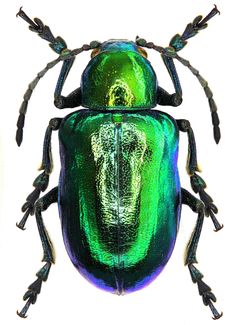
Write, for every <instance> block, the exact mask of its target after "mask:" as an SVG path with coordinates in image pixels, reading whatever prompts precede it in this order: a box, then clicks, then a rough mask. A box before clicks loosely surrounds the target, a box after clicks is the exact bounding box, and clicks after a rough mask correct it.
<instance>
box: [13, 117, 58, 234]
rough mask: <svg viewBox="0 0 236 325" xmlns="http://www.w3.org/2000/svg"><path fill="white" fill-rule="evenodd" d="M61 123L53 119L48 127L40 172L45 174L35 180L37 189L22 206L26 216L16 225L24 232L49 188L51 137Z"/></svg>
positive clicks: (34, 184)
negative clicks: (41, 196) (41, 194)
mask: <svg viewBox="0 0 236 325" xmlns="http://www.w3.org/2000/svg"><path fill="white" fill-rule="evenodd" d="M61 121H62V119H61V118H53V119H51V120H50V122H49V125H48V127H47V130H46V133H45V137H44V144H43V158H42V164H41V167H40V170H43V172H42V173H41V174H40V175H39V176H37V177H36V179H35V180H34V183H33V186H34V187H35V189H34V190H33V192H31V193H30V194H29V195H28V197H27V198H26V202H25V203H24V204H23V206H22V212H24V213H25V214H24V216H23V218H22V219H21V221H20V222H19V223H17V224H16V225H17V227H18V228H20V229H22V230H24V229H25V228H24V227H25V223H26V221H27V219H28V217H29V215H30V214H31V215H33V213H34V204H35V202H36V200H37V199H38V198H39V196H40V193H41V192H44V191H45V190H46V188H47V187H48V182H49V175H50V174H51V172H52V168H53V161H52V154H51V135H52V131H55V130H58V129H59V127H60V123H61Z"/></svg>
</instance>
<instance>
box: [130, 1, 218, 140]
mask: <svg viewBox="0 0 236 325" xmlns="http://www.w3.org/2000/svg"><path fill="white" fill-rule="evenodd" d="M219 13H220V12H219V10H218V9H217V7H216V5H215V7H214V8H213V9H212V10H211V12H210V13H209V14H208V15H207V16H206V17H205V18H202V16H197V17H196V18H195V19H194V20H193V22H192V23H189V24H188V25H187V27H186V28H185V30H184V32H183V34H182V35H179V34H176V35H175V36H174V37H172V39H171V41H170V44H169V47H166V48H164V47H161V46H158V45H155V44H154V43H152V42H147V41H146V40H145V39H142V38H139V37H138V36H137V37H136V44H137V45H139V46H142V47H147V48H149V49H154V50H155V51H157V52H159V53H161V55H162V56H165V57H168V58H170V59H176V60H178V61H179V62H181V63H182V64H183V65H184V66H186V67H187V68H188V69H189V70H190V71H191V72H192V74H193V75H194V76H195V77H197V79H198V81H199V82H200V84H201V86H202V87H203V89H204V92H205V94H206V97H207V99H208V102H209V106H210V111H211V118H212V124H213V135H214V139H215V142H216V143H219V141H220V137H221V134H220V127H219V124H220V120H219V116H218V114H217V106H216V103H215V101H214V99H213V93H212V91H211V89H210V87H209V85H208V82H207V81H206V80H205V79H204V78H203V77H202V76H201V75H200V73H199V71H198V70H197V69H195V68H194V67H193V66H192V65H191V64H190V62H189V61H188V60H185V59H184V58H183V57H181V56H179V55H178V54H177V52H178V51H180V50H182V49H183V48H184V47H185V45H186V44H187V41H186V40H187V39H189V38H191V37H193V36H195V35H196V34H197V33H198V32H199V31H200V30H202V29H205V28H206V27H207V21H209V20H210V19H211V18H212V17H214V16H215V15H216V14H219Z"/></svg>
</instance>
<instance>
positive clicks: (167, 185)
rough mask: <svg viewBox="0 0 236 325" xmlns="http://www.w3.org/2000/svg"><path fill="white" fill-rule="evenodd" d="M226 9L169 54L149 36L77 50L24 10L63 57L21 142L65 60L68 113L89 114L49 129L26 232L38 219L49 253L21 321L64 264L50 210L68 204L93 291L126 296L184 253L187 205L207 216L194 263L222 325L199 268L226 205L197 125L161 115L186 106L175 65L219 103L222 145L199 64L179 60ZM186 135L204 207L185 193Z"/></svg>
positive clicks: (69, 236)
mask: <svg viewBox="0 0 236 325" xmlns="http://www.w3.org/2000/svg"><path fill="white" fill-rule="evenodd" d="M217 13H219V11H218V10H217V8H216V6H215V8H214V9H213V10H212V11H211V12H210V13H209V14H208V15H207V16H206V17H205V18H203V17H202V16H197V17H196V18H195V19H194V20H193V22H192V23H189V24H188V25H187V27H186V29H185V30H184V33H183V34H182V35H179V34H176V35H175V36H174V37H173V38H172V39H171V41H170V44H169V46H168V47H166V48H163V47H160V46H156V45H154V44H153V43H152V42H147V41H146V40H144V39H141V38H139V37H137V38H136V41H135V42H132V41H128V40H109V41H106V42H103V43H99V42H97V41H93V42H91V43H90V44H89V45H87V44H85V45H83V46H82V47H81V48H78V49H75V50H72V51H71V50H68V49H67V45H66V43H65V41H64V40H63V39H62V38H61V37H56V38H55V37H54V36H53V34H52V33H51V30H50V28H49V27H48V26H46V25H44V24H43V22H42V21H41V20H40V19H38V18H35V19H34V21H33V20H31V19H30V18H29V17H28V16H27V15H26V14H25V13H24V11H23V10H22V9H20V11H19V13H18V14H17V15H19V16H20V17H21V18H23V19H24V20H25V21H27V22H28V23H29V25H30V26H29V28H30V30H31V31H33V32H36V33H37V34H38V35H39V36H40V37H41V38H43V39H45V40H47V41H49V43H50V44H49V45H50V47H51V48H52V49H53V50H54V51H55V52H56V53H58V54H59V56H58V58H57V59H56V60H54V61H52V62H50V63H48V64H47V66H46V67H45V68H44V69H43V70H42V71H40V72H39V73H38V75H37V77H36V78H35V79H34V80H33V81H32V82H31V83H30V84H29V87H28V89H27V91H26V93H25V95H24V101H23V103H22V105H21V108H20V115H19V119H18V122H17V127H18V129H17V134H16V141H17V144H18V145H19V146H20V144H21V142H22V139H23V127H24V120H25V114H26V110H27V105H28V101H29V99H30V97H31V94H32V92H33V90H34V88H35V87H36V85H37V83H38V81H39V80H40V79H41V78H42V77H43V76H44V75H45V73H46V72H47V71H48V70H49V69H51V68H53V67H54V66H55V65H56V64H57V63H59V62H61V61H62V62H63V65H62V69H61V72H60V75H59V78H58V82H57V85H56V89H55V106H56V107H57V108H59V109H62V108H68V107H70V108H73V107H77V106H80V105H81V106H83V107H85V108H86V109H81V110H79V111H76V112H73V113H71V114H69V115H67V116H66V117H65V118H63V119H62V118H53V119H51V120H50V122H49V125H48V127H47V130H46V133H45V138H44V145H43V158H42V165H41V170H42V171H43V172H42V173H41V174H40V175H39V176H38V177H37V178H36V179H35V181H34V183H33V186H34V187H35V189H34V191H33V192H32V193H31V194H30V195H29V196H28V197H27V199H26V202H25V204H24V205H23V207H22V211H23V212H24V217H23V218H22V220H21V221H20V223H19V224H17V226H18V227H19V228H21V229H24V226H25V223H26V221H27V218H28V216H29V215H35V218H36V222H37V226H38V230H39V235H40V239H41V242H42V246H43V262H45V265H44V266H43V267H42V268H41V269H40V270H39V271H38V273H37V274H36V276H37V280H36V281H35V282H33V283H32V284H31V285H30V286H29V287H28V290H27V292H26V293H25V295H24V298H23V299H24V300H26V304H25V306H24V307H23V309H22V310H21V311H20V312H17V313H18V315H19V316H21V317H26V313H27V310H28V308H29V306H30V305H31V304H34V303H35V302H36V299H37V295H38V294H39V293H40V290H41V285H42V282H43V281H46V280H47V278H48V274H49V271H50V268H51V265H52V263H54V262H55V260H54V256H53V252H52V244H51V241H50V238H49V236H48V233H47V231H46V228H45V226H44V223H43V219H42V215H41V212H42V211H45V210H46V209H47V208H48V207H49V206H50V205H51V204H52V203H58V207H59V214H60V219H61V224H62V233H63V238H64V242H65V246H66V250H67V252H68V255H69V257H70V259H71V261H72V263H73V264H74V265H75V267H76V268H77V270H78V271H79V272H80V273H81V274H82V275H83V276H84V277H85V278H86V279H87V280H88V281H90V282H91V283H93V284H94V285H96V286H97V287H99V288H102V289H105V290H107V291H110V292H113V293H117V294H123V293H125V292H132V291H135V290H138V289H141V288H142V287H144V286H146V285H147V284H148V283H150V282H152V281H153V280H154V279H155V278H156V277H157V276H158V274H159V273H160V272H161V271H162V269H163V268H164V266H165V265H166V263H167V262H168V260H169V258H170V256H171V253H172V250H173V248H174V244H175V240H176V235H177V231H178V227H179V221H180V212H181V206H182V204H186V205H188V206H189V207H190V208H191V209H192V210H193V212H196V213H197V215H198V216H197V223H196V226H195V229H194V231H193V233H192V236H191V238H190V241H189V243H188V246H187V253H186V259H185V264H186V265H187V266H188V268H189V271H190V275H191V278H192V281H193V282H194V283H197V285H198V290H199V294H200V295H201V296H202V299H203V303H204V304H205V305H206V306H209V307H210V309H211V311H212V313H213V316H214V319H217V318H220V317H221V315H222V313H219V312H218V311H217V310H216V308H215V307H214V305H213V302H215V301H216V297H215V295H214V294H213V293H212V291H211V288H210V287H209V286H208V285H207V284H206V283H205V282H203V280H202V278H203V274H202V273H201V272H200V271H199V270H198V269H197V268H196V267H195V265H194V264H195V263H197V260H196V250H197V246H198V241H199V238H200V234H201V230H202V225H203V220H204V217H205V216H210V217H211V219H212V221H213V223H214V226H215V230H216V231H218V230H220V229H221V228H222V226H221V225H220V223H219V222H218V221H217V219H216V217H215V214H216V213H217V207H216V206H215V204H214V203H213V200H212V198H211V197H210V196H209V195H208V194H207V193H206V192H205V188H206V183H205V182H204V180H203V179H202V178H201V177H200V176H199V175H198V174H197V172H199V170H198V166H197V153H196V144H195V139H194V133H193V130H192V128H191V125H190V123H189V121H187V120H184V119H180V120H175V119H174V118H173V117H171V116H170V115H168V114H166V113H164V112H161V111H158V110H151V108H153V107H155V106H156V105H157V104H158V105H170V106H178V105H180V104H181V102H182V90H181V85H180V82H179V78H178V75H177V72H176V69H175V65H174V61H173V59H177V60H178V61H179V62H181V63H182V64H183V65H185V66H186V67H188V68H189V70H190V71H191V72H192V73H193V74H194V75H195V76H196V77H197V79H198V80H199V82H200V84H201V85H202V87H203V89H204V91H205V94H206V96H207V98H208V101H209V106H210V109H211V116H212V123H213V129H214V139H215V141H216V143H218V142H219V140H220V129H219V118H218V115H217V107H216V104H215V102H214V99H213V94H212V91H211V90H210V88H209V86H208V83H207V81H206V80H205V79H204V78H203V77H202V76H201V75H200V73H199V71H198V70H196V69H195V68H194V67H192V65H191V64H190V63H189V61H187V60H185V59H183V58H182V57H180V56H179V55H178V54H177V52H178V51H180V50H181V49H182V48H184V46H185V45H186V44H187V39H189V38H190V37H193V36H195V35H196V34H197V33H198V32H199V31H200V30H202V29H204V28H206V27H207V21H208V20H209V19H211V18H212V17H213V16H215V15H216V14H217ZM144 48H149V49H154V50H156V51H158V52H159V53H160V54H161V56H162V59H163V61H164V63H165V66H166V68H167V70H168V72H169V74H170V77H171V79H172V82H173V85H174V88H175V93H174V94H169V93H167V92H166V91H165V90H164V89H162V88H161V87H160V86H159V85H158V83H157V79H156V74H155V72H154V70H153V68H152V66H151V64H150V62H149V61H148V60H147V53H146V51H145V50H144ZM88 50H92V54H91V57H92V58H91V60H90V61H89V63H88V65H87V67H86V68H85V70H84V72H83V75H82V78H81V85H80V87H79V88H77V89H76V90H74V91H73V92H72V93H71V94H69V95H68V96H67V97H64V96H62V95H61V92H62V88H63V85H64V82H65V80H66V77H67V75H68V73H69V71H70V69H71V67H72V64H73V62H74V59H75V56H76V55H77V54H79V53H81V52H83V51H88ZM56 130H57V131H59V143H60V157H61V173H60V180H59V185H58V186H57V187H55V188H53V189H52V190H51V191H49V192H48V193H47V194H46V195H44V196H43V197H41V198H39V196H40V194H41V192H44V191H45V190H46V188H47V186H48V181H49V175H50V173H51V171H52V157H51V134H52V131H56ZM179 131H181V132H186V133H187V136H188V161H187V171H188V174H189V176H190V182H191V187H192V189H193V191H194V192H195V193H197V194H199V196H200V200H199V199H197V198H196V197H195V196H193V195H192V194H190V193H189V192H188V191H187V190H186V189H183V188H181V186H180V182H179V175H178V169H177V157H178V142H179Z"/></svg>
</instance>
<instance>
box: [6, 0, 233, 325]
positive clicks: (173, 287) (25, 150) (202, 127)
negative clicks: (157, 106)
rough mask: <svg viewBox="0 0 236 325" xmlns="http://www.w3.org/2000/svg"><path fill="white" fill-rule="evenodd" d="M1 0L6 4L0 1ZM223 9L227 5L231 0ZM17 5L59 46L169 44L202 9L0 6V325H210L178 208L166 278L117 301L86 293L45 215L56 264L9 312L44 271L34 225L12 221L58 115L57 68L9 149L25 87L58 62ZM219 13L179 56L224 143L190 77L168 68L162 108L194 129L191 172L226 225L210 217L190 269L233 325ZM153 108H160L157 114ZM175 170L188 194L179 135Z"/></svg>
mask: <svg viewBox="0 0 236 325" xmlns="http://www.w3.org/2000/svg"><path fill="white" fill-rule="evenodd" d="M6 3H7V4H6ZM229 3H230V4H229ZM21 5H23V7H24V10H25V11H26V13H27V14H28V15H29V16H30V17H32V18H33V17H35V16H37V17H39V18H41V19H42V20H43V22H44V23H45V24H48V25H49V26H50V27H51V30H52V32H53V33H54V35H55V36H57V35H61V36H62V37H63V38H65V40H66V41H67V44H68V47H69V48H71V49H72V48H76V47H80V46H81V45H82V44H84V43H88V42H90V41H91V40H94V39H98V40H100V41H104V40H107V39H109V38H127V39H132V40H134V39H135V36H136V35H139V36H141V37H144V38H146V39H147V40H149V41H153V42H155V43H156V44H158V45H161V46H167V45H168V43H169V40H170V38H171V37H172V36H173V35H174V34H175V33H177V32H179V33H182V32H183V30H184V28H185V26H186V24H187V23H189V22H190V21H192V20H193V19H194V18H195V17H196V16H197V15H198V14H203V15H206V14H207V13H208V12H209V11H210V10H211V9H212V8H213V3H212V1H208V0H199V1H191V0H178V1H170V0H165V1H157V0H156V1H153V0H146V1H138V0H137V1H128V0H119V1H106V0H100V1H89V0H87V1H73V0H67V1H59V0H58V1H49V0H47V1H44V0H41V1H32V0H31V1H30V0H19V1H18V0H15V1H8V2H5V4H4V5H3V4H2V5H1V19H0V24H1V52H0V55H1V60H0V64H1V76H0V78H1V79H2V80H1V90H2V91H1V119H0V123H1V128H0V132H1V134H0V149H1V160H0V164H1V166H0V167H1V168H0V182H1V186H0V209H1V211H0V259H1V268H0V306H1V307H0V308H1V313H0V323H1V324H4V325H5V324H7V325H8V324H11V325H15V324H23V323H24V324H29V325H31V324H34V325H38V324H42V322H45V323H46V324H50V323H51V324H52V323H53V324H58V323H60V324H96V325H100V324H103V325H108V324H119V325H120V324H126V323H127V324H128V323H132V324H133V323H134V324H173V323H174V324H181V325H187V324H192V325H195V324H201V323H204V324H205V325H207V324H212V322H213V321H212V320H211V313H210V310H209V309H208V307H204V306H203V304H202V301H201V298H200V297H199V295H198V291H197V286H196V285H194V284H192V282H191V279H190V276H189V272H188V269H187V268H186V267H184V266H183V253H184V248H185V245H186V243H187V241H188V238H189V235H190V233H191V231H192V228H193V226H194V224H195V221H196V215H195V214H193V213H192V212H191V211H190V210H189V208H187V207H184V208H183V212H182V220H181V226H180V231H179V236H178V240H177V244H176V248H175V251H174V253H173V255H172V258H171V260H170V261H169V263H168V265H167V266H166V268H165V270H164V272H163V273H162V274H161V275H160V276H159V277H158V278H157V279H156V281H154V282H153V283H152V284H151V285H150V286H149V287H147V288H146V289H145V290H142V291H139V292H136V293H133V294H130V295H126V296H123V297H118V296H115V295H111V294H109V293H106V292H103V291H101V290H98V289H96V288H95V287H93V286H92V285H91V284H89V283H88V282H87V281H86V280H84V279H83V278H82V277H81V276H80V275H79V273H78V272H77V271H76V270H75V269H74V267H73V265H72V264H71V263H70V261H69V258H68V257H67V254H66V252H65V249H64V245H63V242H62V237H61V229H60V222H59V218H58V213H57V207H56V206H52V207H50V209H49V210H48V211H47V212H46V213H44V217H45V223H46V225H47V227H48V229H49V233H50V235H51V238H52V240H53V242H54V245H55V247H56V252H57V259H56V265H55V266H53V267H52V269H51V273H50V276H49V279H48V281H47V283H46V284H43V288H42V292H41V294H40V296H39V298H38V301H37V303H36V305H34V306H31V308H30V310H29V317H28V318H27V320H22V319H20V318H19V317H18V316H17V315H16V313H15V311H16V309H19V310H20V309H21V307H22V306H23V302H22V296H23V294H24V292H25V291H26V288H27V286H28V285H29V284H30V283H31V282H33V281H34V279H35V276H34V275H35V273H36V272H37V271H38V270H39V268H40V267H41V266H42V263H41V262H40V259H41V257H42V249H41V244H40V240H39V236H38V233H37V229H36V225H35V220H34V218H32V217H31V219H30V220H29V221H28V223H27V230H26V231H25V232H22V231H20V230H19V229H18V228H16V227H15V223H16V222H17V221H19V220H20V219H21V217H22V215H21V211H20V208H21V205H22V204H23V203H24V200H25V198H26V196H27V195H28V194H29V193H30V191H32V182H33V180H34V179H35V177H36V176H37V175H38V171H37V167H38V166H39V164H40V161H41V154H42V143H43V136H44V131H45V129H46V126H47V123H48V121H49V119H50V118H51V117H56V116H65V115H66V114H68V113H69V112H70V111H69V110H65V111H58V110H57V109H56V108H55V107H54V106H53V91H54V87H55V84H56V80H57V76H58V74H59V66H57V67H56V68H54V69H53V70H52V71H50V72H48V73H47V75H46V76H45V77H44V79H43V80H41V81H40V83H39V85H38V87H37V88H36V91H35V93H34V94H33V96H32V99H31V101H30V104H29V108H28V114H27V117H26V127H25V134H24V135H25V138H24V142H23V144H22V146H21V148H20V149H19V148H18V147H17V146H16V144H15V141H14V138H15V123H16V120H17V117H18V109H19V106H20V103H21V100H22V96H23V94H24V92H25V90H26V88H27V85H28V83H29V82H30V81H31V80H32V79H33V78H34V77H35V76H36V74H37V72H38V71H40V70H41V69H42V68H43V67H44V66H45V65H46V63H47V62H49V61H51V60H53V59H54V58H56V54H55V53H53V52H52V51H51V50H50V48H49V47H48V45H47V42H45V41H43V40H42V39H40V38H39V37H38V36H37V35H36V34H33V33H31V32H29V31H28V28H27V24H26V23H25V22H24V21H22V20H21V19H20V18H18V19H16V18H15V14H16V12H17V11H18V9H19V7H20V6H21ZM217 5H218V7H219V9H220V10H221V15H220V16H216V17H214V18H213V19H212V20H211V21H210V23H209V27H208V28H207V29H206V30H204V31H202V32H201V33H200V34H199V35H197V36H196V37H194V38H193V39H190V40H189V44H188V45H187V46H186V48H185V49H184V50H183V51H182V52H181V53H180V55H181V56H183V57H185V58H187V59H189V60H190V62H191V63H192V65H193V66H194V67H196V68H197V69H199V70H200V73H201V74H202V75H203V76H204V77H205V78H206V79H207V80H208V81H209V85H210V87H211V88H212V90H213V92H214V97H215V100H216V102H217V104H218V107H219V116H220V119H221V130H222V140H221V142H220V144H219V145H218V146H217V145H216V144H215V143H214V141H213V137H212V126H211V119H210V112H209V107H208V103H207V100H206V97H205V95H204V92H203V90H202V89H201V87H200V85H199V83H198V81H197V79H196V78H195V77H194V76H193V75H192V74H191V73H190V71H189V70H188V69H186V68H184V67H183V66H182V65H181V64H179V63H178V62H177V63H176V65H177V69H178V72H179V76H180V79H181V82H182V87H183V92H184V102H183V104H182V106H181V107H178V108H169V109H166V111H168V112H169V113H171V114H172V115H173V116H174V117H175V118H187V119H189V120H190V121H191V123H192V127H193V129H194V130H195V136H196V141H197V146H198V160H199V164H200V165H201V166H202V169H203V172H202V174H201V176H202V177H203V178H204V179H205V180H206V182H207V184H208V192H209V193H210V194H211V195H212V196H213V197H214V199H215V202H216V203H217V205H218V207H219V214H218V218H219V220H220V221H221V222H222V223H224V225H225V227H224V229H223V230H222V231H220V232H219V233H215V232H213V225H212V223H211V222H210V220H209V219H206V220H205V227H204V229H203V233H202V236H201V241H200V244H199V249H198V260H199V269H200V270H201V271H202V272H203V273H204V275H205V278H204V279H205V281H206V282H207V283H208V284H209V285H210V286H211V287H212V288H213V289H214V290H213V292H214V293H215V294H216V296H217V297H218V301H217V304H216V306H217V307H218V309H219V311H221V310H222V311H224V317H223V318H221V319H220V320H219V321H218V324H232V322H233V323H234V322H235V304H234V303H235V296H234V295H235V289H236V285H235V234H236V228H235V225H236V222H235V219H236V218H235V181H236V179H235V163H236V161H235V121H236V119H235V118H236V114H235V72H236V71H235V49H236V48H235V34H234V30H235V25H234V23H233V22H234V20H235V11H234V8H233V1H227V2H226V1H220V0H218V1H217ZM149 58H150V61H151V62H152V64H153V66H154V68H155V70H156V73H157V77H158V80H159V83H160V85H161V86H162V87H164V88H166V89H167V90H168V91H169V92H172V91H173V88H172V85H171V82H170V79H169V76H168V74H167V71H166V70H165V68H164V65H163V63H162V61H161V59H160V57H159V54H158V53H152V52H151V51H149ZM88 60H89V54H88V53H83V54H81V55H80V56H78V57H77V60H76V63H75V64H74V67H73V69H72V72H71V73H70V76H69V78H68V81H67V83H66V86H65V90H64V94H67V93H68V92H70V91H71V90H73V89H75V88H76V87H78V85H79V82H80V75H81V72H82V70H83V69H84V67H85V66H86V64H87V62H88ZM161 109H163V107H162V108H161ZM53 135H54V137H53V148H54V150H53V153H54V157H55V168H54V172H53V175H52V176H51V181H50V185H49V188H52V187H54V186H56V184H57V181H58V174H59V162H58V143H57V134H56V133H55V134H53ZM180 140H181V141H180V161H179V169H180V175H181V180H182V186H184V187H186V188H187V189H190V185H189V178H188V176H187V175H186V172H185V161H186V156H187V140H186V134H183V135H181V139H180Z"/></svg>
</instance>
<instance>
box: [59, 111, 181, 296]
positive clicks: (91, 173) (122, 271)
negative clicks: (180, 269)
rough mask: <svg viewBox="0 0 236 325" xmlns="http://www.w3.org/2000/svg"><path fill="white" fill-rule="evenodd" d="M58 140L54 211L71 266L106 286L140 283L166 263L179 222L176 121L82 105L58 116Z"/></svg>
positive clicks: (128, 287) (119, 288) (118, 288)
mask: <svg viewBox="0 0 236 325" xmlns="http://www.w3.org/2000/svg"><path fill="white" fill-rule="evenodd" d="M59 138H60V153H61V164H62V169H61V176H60V185H59V210H60V217H61V222H62V230H63V237H64V242H65V246H66V249H67V252H68V254H69V256H70V258H71V260H72V262H73V264H74V265H75V266H76V268H77V269H78V270H79V271H80V272H81V274H83V275H84V276H85V277H86V278H87V279H88V280H89V281H91V282H92V283H94V284H95V285H97V286H99V287H102V288H103V289H106V290H109V291H112V292H116V293H123V292H129V291H133V290H137V289H139V288H141V287H143V286H144V285H146V284H147V283H149V282H151V281H152V280H153V279H154V278H155V277H156V276H157V275H158V274H159V273H160V272H161V270H162V269H163V267H164V266H165V264H166V263H167V261H168V259H169V257H170V255H171V252H172V250H173V247H174V243H175V239H176V234H177V229H178V224H179V215H180V185H179V176H178V170H177V166H176V165H177V155H178V131H177V127H176V125H175V122H174V120H173V119H172V118H171V117H170V116H168V115H167V114H165V113H161V112H158V111H151V110H148V111H140V112H136V113H134V112H133V113H132V114H131V113H130V114H129V113H127V112H126V113H125V112H116V113H115V112H110V113H109V112H106V113H101V112H96V111H91V110H81V111H77V112H75V113H72V114H71V115H69V116H68V117H66V118H65V119H64V121H63V122H62V125H61V127H60V131H59Z"/></svg>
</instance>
